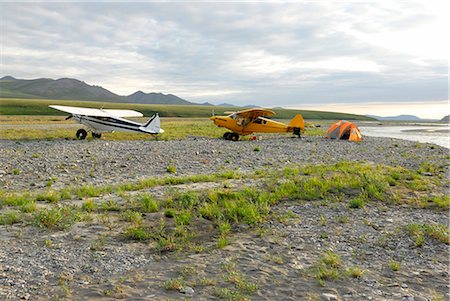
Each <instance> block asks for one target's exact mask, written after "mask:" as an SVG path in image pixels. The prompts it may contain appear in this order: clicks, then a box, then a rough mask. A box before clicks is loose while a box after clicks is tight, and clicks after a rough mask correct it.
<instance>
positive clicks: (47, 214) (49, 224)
mask: <svg viewBox="0 0 450 301" xmlns="http://www.w3.org/2000/svg"><path fill="white" fill-rule="evenodd" d="M34 220H35V222H36V224H37V225H38V226H40V227H45V228H48V229H52V230H66V229H68V228H70V227H71V226H72V225H73V224H74V223H76V222H78V221H80V220H81V215H80V214H79V212H78V211H77V210H76V208H75V207H71V206H62V207H52V208H50V209H48V208H42V209H40V210H38V211H37V212H36V213H35V214H34Z"/></svg>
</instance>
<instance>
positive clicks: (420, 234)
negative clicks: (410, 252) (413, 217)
mask: <svg viewBox="0 0 450 301" xmlns="http://www.w3.org/2000/svg"><path fill="white" fill-rule="evenodd" d="M406 230H407V233H408V235H409V236H411V237H412V238H414V240H415V244H416V246H417V247H421V246H422V245H423V244H424V242H425V237H429V238H433V239H436V240H438V241H440V242H443V243H445V244H450V234H449V230H448V228H447V226H445V225H443V224H430V225H428V224H409V225H407V226H406Z"/></svg>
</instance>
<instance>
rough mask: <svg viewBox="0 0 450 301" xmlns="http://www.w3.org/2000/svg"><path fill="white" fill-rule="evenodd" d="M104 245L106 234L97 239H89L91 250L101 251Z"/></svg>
mask: <svg viewBox="0 0 450 301" xmlns="http://www.w3.org/2000/svg"><path fill="white" fill-rule="evenodd" d="M105 246H106V236H105V235H102V236H100V237H98V238H97V239H95V240H93V241H91V243H90V244H89V250H91V251H103V250H104V249H105Z"/></svg>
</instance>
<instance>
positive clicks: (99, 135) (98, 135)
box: [92, 132, 102, 139]
mask: <svg viewBox="0 0 450 301" xmlns="http://www.w3.org/2000/svg"><path fill="white" fill-rule="evenodd" d="M92 137H93V138H97V139H100V138H102V134H101V133H94V132H92Z"/></svg>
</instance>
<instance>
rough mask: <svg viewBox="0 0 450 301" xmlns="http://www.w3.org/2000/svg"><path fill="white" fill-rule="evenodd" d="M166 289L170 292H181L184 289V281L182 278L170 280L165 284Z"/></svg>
mask: <svg viewBox="0 0 450 301" xmlns="http://www.w3.org/2000/svg"><path fill="white" fill-rule="evenodd" d="M164 288H165V289H166V290H168V291H179V290H180V289H182V288H183V280H182V279H181V278H176V279H169V280H167V281H166V282H164Z"/></svg>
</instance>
